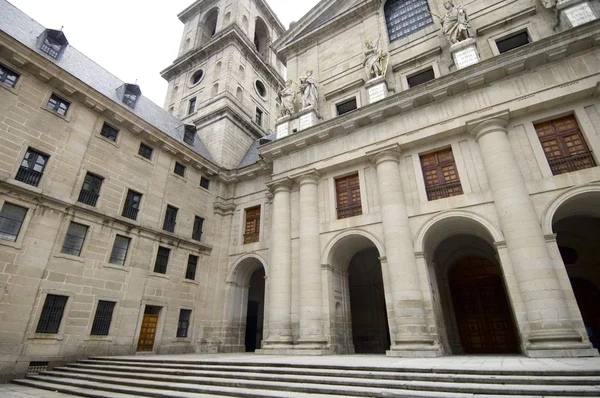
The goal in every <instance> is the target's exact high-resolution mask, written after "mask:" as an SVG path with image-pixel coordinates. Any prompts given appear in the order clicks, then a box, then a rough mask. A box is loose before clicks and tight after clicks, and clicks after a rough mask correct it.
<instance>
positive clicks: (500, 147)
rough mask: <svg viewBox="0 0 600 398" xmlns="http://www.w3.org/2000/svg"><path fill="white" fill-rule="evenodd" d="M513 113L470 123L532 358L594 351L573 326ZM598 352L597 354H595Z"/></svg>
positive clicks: (528, 351) (501, 113)
mask: <svg viewBox="0 0 600 398" xmlns="http://www.w3.org/2000/svg"><path fill="white" fill-rule="evenodd" d="M508 120H509V114H508V111H504V112H499V113H496V114H494V115H490V116H486V117H483V118H479V119H476V120H473V121H471V122H467V128H468V130H469V131H470V132H471V133H472V134H473V135H475V137H476V139H477V142H478V143H479V147H480V149H481V155H482V158H483V162H484V166H485V171H486V174H487V176H488V180H489V185H490V189H491V191H492V196H493V198H494V203H495V205H496V210H497V212H498V216H499V218H500V226H501V228H502V232H503V233H504V237H505V238H506V245H507V247H508V252H509V256H510V258H511V260H512V264H513V267H514V272H515V278H516V280H517V283H518V285H519V287H520V291H521V294H522V295H523V302H524V305H525V311H526V317H527V319H526V320H524V319H517V322H523V321H526V322H527V324H528V325H527V326H528V328H524V329H525V330H528V331H529V333H528V336H526V337H527V339H526V341H524V342H522V343H523V347H524V349H525V351H526V352H525V353H526V354H527V355H528V356H530V357H557V356H584V355H585V356H589V355H592V354H593V351H595V350H592V349H591V345H590V344H589V342H588V343H586V342H585V341H586V340H587V339H584V338H583V336H581V335H580V334H579V333H577V332H576V331H575V330H574V328H573V322H572V318H571V316H570V314H569V311H568V308H567V304H566V301H565V297H564V294H563V291H562V290H561V287H560V283H559V280H558V277H557V275H556V272H555V270H554V267H553V264H552V258H551V256H550V253H549V252H548V248H547V246H546V241H545V239H544V234H543V233H542V228H541V226H540V222H539V219H538V216H537V213H536V211H535V208H534V207H533V203H532V202H531V198H530V197H529V193H528V192H527V188H526V186H525V181H524V180H523V176H522V175H521V171H520V170H519V166H518V164H517V160H516V159H515V157H514V155H513V152H512V148H511V146H510V142H509V141H508V137H507V132H508V131H507V129H506V126H507V125H508ZM596 355H597V353H596Z"/></svg>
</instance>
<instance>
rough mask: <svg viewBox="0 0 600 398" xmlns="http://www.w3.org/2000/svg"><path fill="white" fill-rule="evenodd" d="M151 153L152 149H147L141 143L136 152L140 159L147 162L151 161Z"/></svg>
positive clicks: (147, 147)
mask: <svg viewBox="0 0 600 398" xmlns="http://www.w3.org/2000/svg"><path fill="white" fill-rule="evenodd" d="M152 152H154V149H153V148H152V147H149V146H148V145H146V144H144V143H143V142H140V149H139V150H138V155H140V156H141V157H143V158H146V159H148V160H151V159H152Z"/></svg>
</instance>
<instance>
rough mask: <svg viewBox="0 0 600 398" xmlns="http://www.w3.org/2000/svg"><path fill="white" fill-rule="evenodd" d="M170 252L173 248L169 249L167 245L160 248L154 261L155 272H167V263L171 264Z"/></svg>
mask: <svg viewBox="0 0 600 398" xmlns="http://www.w3.org/2000/svg"><path fill="white" fill-rule="evenodd" d="M170 254H171V249H167V248H166V247H162V246H160V247H159V248H158V253H156V262H155V263H154V272H156V273H159V274H166V273H167V265H168V264H169V255H170Z"/></svg>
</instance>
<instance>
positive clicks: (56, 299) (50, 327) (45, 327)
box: [35, 294, 68, 334]
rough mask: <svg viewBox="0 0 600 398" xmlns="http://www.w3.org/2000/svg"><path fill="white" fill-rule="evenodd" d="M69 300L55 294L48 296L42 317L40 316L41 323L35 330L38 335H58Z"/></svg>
mask: <svg viewBox="0 0 600 398" xmlns="http://www.w3.org/2000/svg"><path fill="white" fill-rule="evenodd" d="M67 299H68V297H67V296H58V295H55V294H49V295H47V296H46V301H45V302H44V308H43V309H42V315H41V316H40V321H39V322H38V325H37V328H36V330H35V332H36V333H48V334H56V333H58V328H59V326H60V321H61V320H62V317H63V313H64V311H65V306H66V305H67Z"/></svg>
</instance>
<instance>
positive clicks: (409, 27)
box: [384, 0, 433, 42]
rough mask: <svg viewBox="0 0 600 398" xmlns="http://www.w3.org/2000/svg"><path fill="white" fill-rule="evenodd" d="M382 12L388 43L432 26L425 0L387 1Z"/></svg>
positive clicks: (431, 18)
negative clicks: (383, 13)
mask: <svg viewBox="0 0 600 398" xmlns="http://www.w3.org/2000/svg"><path fill="white" fill-rule="evenodd" d="M384 12H385V21H386V24H387V29H388V35H389V39H390V42H392V41H395V40H398V39H401V38H403V37H406V36H408V35H410V34H412V33H415V32H417V31H419V30H421V29H423V28H424V27H426V26H429V25H431V24H433V17H432V16H431V14H430V12H429V4H428V3H427V0H388V2H387V3H385V7H384Z"/></svg>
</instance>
